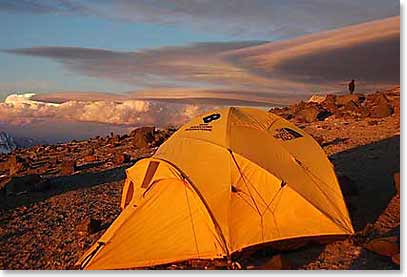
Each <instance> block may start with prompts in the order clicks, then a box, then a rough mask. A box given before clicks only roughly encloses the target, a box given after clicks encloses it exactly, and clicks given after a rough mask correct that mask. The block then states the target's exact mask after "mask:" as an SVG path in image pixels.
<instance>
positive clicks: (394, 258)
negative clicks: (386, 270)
mask: <svg viewBox="0 0 407 277" xmlns="http://www.w3.org/2000/svg"><path fill="white" fill-rule="evenodd" d="M391 261H392V262H393V263H395V264H396V265H400V253H398V254H395V255H393V256H391Z"/></svg>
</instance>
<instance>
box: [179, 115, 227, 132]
mask: <svg viewBox="0 0 407 277" xmlns="http://www.w3.org/2000/svg"><path fill="white" fill-rule="evenodd" d="M219 118H220V114H218V113H213V114H211V115H208V116H205V117H204V118H202V120H203V122H204V123H201V124H199V125H194V126H190V127H188V128H187V129H185V131H209V132H211V131H212V126H211V125H209V123H211V122H212V121H214V120H218V119H219Z"/></svg>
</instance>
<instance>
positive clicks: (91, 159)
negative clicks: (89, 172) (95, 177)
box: [83, 155, 96, 163]
mask: <svg viewBox="0 0 407 277" xmlns="http://www.w3.org/2000/svg"><path fill="white" fill-rule="evenodd" d="M83 160H84V161H85V162H86V163H93V162H95V161H96V157H95V156H94V155H86V156H85V157H84V158H83Z"/></svg>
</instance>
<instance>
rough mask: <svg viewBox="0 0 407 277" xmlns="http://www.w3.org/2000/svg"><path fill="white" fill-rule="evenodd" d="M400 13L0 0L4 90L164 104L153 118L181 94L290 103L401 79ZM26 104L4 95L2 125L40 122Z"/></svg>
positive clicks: (296, 2) (331, 5)
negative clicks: (352, 84)
mask: <svg viewBox="0 0 407 277" xmlns="http://www.w3.org/2000/svg"><path fill="white" fill-rule="evenodd" d="M399 15H400V4H399V1H395V0H391V1H382V0H341V1H336V0H332V1H325V0H293V1H284V0H251V1H247V0H217V1H215V0H212V1H210V0H188V1H187V0H172V1H158V0H139V1H137V0H135V1H130V0H129V1H127V0H116V1H109V0H99V1H96V0H20V1H14V0H0V23H1V26H2V36H0V63H1V64H2V65H3V66H1V67H0V101H5V99H6V97H7V96H8V95H10V94H12V93H17V92H18V93H23V92H36V93H37V94H38V95H40V96H42V98H43V99H42V100H41V99H40V98H41V97H40V98H38V99H37V100H41V101H46V100H50V99H53V100H55V98H58V100H60V101H63V102H67V101H76V102H84V101H85V100H86V101H93V102H94V101H105V103H107V102H106V101H116V102H117V101H118V100H119V99H121V101H133V102H134V101H139V103H143V104H135V102H134V103H133V102H132V103H131V105H130V106H134V107H139V106H140V105H144V106H145V107H154V108H152V109H151V110H150V109H149V108H148V109H147V110H146V109H144V110H143V109H141V111H140V110H137V109H136V112H137V113H139V114H138V115H137V116H134V118H137V117H140V115H141V114H143V113H144V114H143V116H142V117H141V118H144V117H145V113H147V112H149V113H153V111H154V113H157V112H156V109H157V110H160V109H164V110H165V109H168V110H171V109H174V107H172V108H171V105H184V106H182V108H181V110H183V111H184V112H185V113H188V114H191V116H192V115H193V114H192V113H191V111H192V110H195V111H196V113H199V112H200V111H201V110H202V109H206V107H204V108H203V107H202V104H210V105H211V107H214V106H221V105H232V104H239V103H240V104H243V105H253V106H265V105H267V104H269V105H278V104H289V103H292V102H294V101H298V100H300V99H305V98H307V97H309V95H311V94H314V93H318V92H321V91H336V92H344V89H345V88H346V86H345V85H344V84H346V82H347V81H348V79H352V78H356V80H357V84H358V85H359V86H358V88H360V89H361V90H363V89H364V90H368V89H376V88H379V87H385V86H390V85H395V84H398V83H399V73H397V72H399V66H400V65H399V58H400V50H399V37H400V34H399V33H400V27H399V24H400V23H399V21H400V19H399V17H398V16H399ZM389 52H390V53H391V54H390V55H389V54H388V53H389ZM361 54H362V55H361ZM372 57H375V58H376V62H375V63H374V64H373V65H372ZM338 61H339V62H338ZM347 65H352V66H351V67H347ZM363 65H365V66H363ZM389 69H392V70H389ZM381 72H385V73H386V74H382V73H381ZM38 95H37V96H36V97H38ZM44 99H45V100H44ZM61 99H62V100H61ZM157 101H158V102H159V103H158V104H157V103H156V102H157ZM123 103H124V102H123ZM129 103H130V102H129ZM3 104H4V103H3ZM20 104H21V103H19V106H18V105H16V106H13V104H11V102H10V101H9V103H8V105H7V107H6V106H5V105H3V107H2V106H1V105H2V103H0V110H1V109H3V116H2V115H0V126H6V127H4V128H5V129H7V130H11V129H13V128H14V129H15V126H23V125H24V124H26V125H27V124H33V123H32V122H30V121H29V120H28V119H27V118H26V117H27V114H30V113H31V116H34V114H33V113H34V110H33V109H34V108H33V107H34V106H35V107H36V109H39V108H42V106H41V105H39V104H38V103H36V104H35V105H34V106H32V107H31V106H30V108H29V109H28V108H27V105H30V104H29V103H28V104H27V103H25V104H24V105H22V106H21V105H20ZM76 104H78V103H76ZM82 104H83V103H82ZM198 104H199V105H200V106H199V108H196V105H198ZM78 105H79V104H78ZM17 106H18V107H17ZM158 106H159V107H158ZM45 107H47V108H50V109H55V107H52V106H45ZM75 107H76V106H75ZM81 107H83V105H82V106H81ZM180 107H181V106H177V109H179V108H180ZM116 108H117V107H116ZM30 109H31V110H30ZM119 109H121V110H120V111H122V112H123V111H126V112H124V113H125V114H127V113H128V111H127V109H129V108H128V106H126V108H125V109H124V110H123V107H121V108H119ZM28 110H30V113H29V112H28ZM5 111H7V113H8V114H13V117H11V116H5V115H4V112H5ZM96 111H97V109H96ZM114 111H116V112H117V110H114V109H113V112H114ZM36 112H38V111H37V110H36ZM64 112H65V113H66V109H65V110H64ZM49 114H53V117H55V116H56V115H55V114H58V115H59V112H57V111H53V112H49ZM23 117H24V120H22V118H23ZM49 117H50V116H47V115H46V113H45V114H42V118H44V119H43V120H46V118H48V119H49ZM59 118H60V119H59V120H62V119H63V120H66V117H64V116H59ZM180 118H183V119H185V116H181V115H180ZM16 119H20V120H16ZM54 119H55V118H53V120H54ZM27 120H28V121H27ZM69 120H70V122H71V121H72V120H74V121H75V122H82V123H83V122H87V123H89V122H91V123H92V124H93V123H94V122H97V124H110V125H112V126H113V125H114V126H116V127H117V126H125V127H126V128H128V127H129V126H131V127H133V126H134V125H137V124H141V125H142V124H147V123H148V124H158V123H159V124H162V125H165V124H167V125H168V124H173V123H179V122H181V121H178V120H175V122H166V123H165V122H162V120H161V118H158V117H157V116H154V117H153V119H149V120H144V121H143V120H142V122H140V120H138V121H137V120H134V121H131V120H128V119H126V120H121V121H120V120H118V122H113V121H111V120H107V119H106V120H101V119H97V120H95V118H93V117H90V119H87V120H85V119H78V118H72V116H70V117H69ZM35 121H36V122H38V118H37V119H36V120H35ZM22 122H25V123H24V124H23V123H22ZM71 123H72V122H71ZM38 124H39V123H38ZM41 124H42V125H41V126H46V125H47V124H45V123H44V121H41ZM78 124H79V123H78ZM10 126H13V127H10ZM31 127H32V126H31ZM44 128H45V127H44ZM34 129H35V128H34ZM66 129H68V128H66ZM105 129H106V128H105ZM107 129H108V128H107ZM62 133H63V132H62ZM62 133H61V134H62ZM61 136H62V135H61Z"/></svg>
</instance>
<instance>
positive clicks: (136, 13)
mask: <svg viewBox="0 0 407 277" xmlns="http://www.w3.org/2000/svg"><path fill="white" fill-rule="evenodd" d="M0 10H4V11H13V12H31V13H37V14H38V13H61V14H67V15H70V14H81V15H91V16H98V17H103V18H110V19H112V20H124V21H129V22H146V23H157V24H171V25H174V24H175V25H180V26H187V27H193V28H196V29H199V30H204V31H207V32H223V33H227V34H230V35H233V36H235V37H238V38H241V39H250V38H253V36H257V37H269V38H273V39H280V38H289V37H294V36H299V35H303V34H307V33H311V32H318V31H321V30H328V29H332V28H337V27H342V26H346V25H351V24H357V23H361V22H365V21H369V20H374V19H380V18H385V17H388V16H394V15H399V13H400V3H399V1H396V0H391V1H383V0H341V1H332V0H331V1H326V0H297V1H285V0H251V1H247V0H233V1H230V0H171V1H161V0H150V1H144V0H140V1H133V0H98V1H96V0H95V1H92V0H82V1H79V0H71V1H69V0H58V1H53V0H31V1H27V0H20V1H14V0H3V1H2V2H0Z"/></svg>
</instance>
